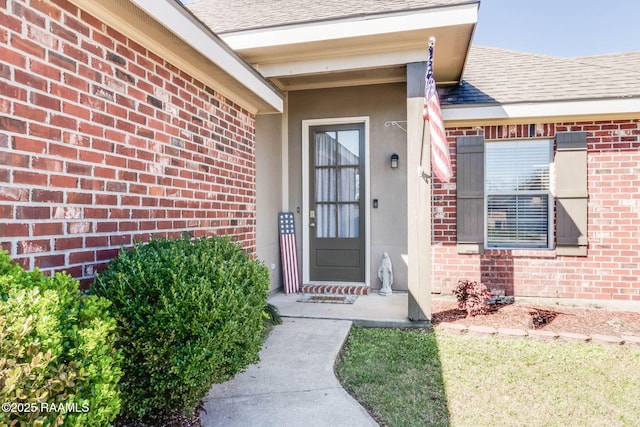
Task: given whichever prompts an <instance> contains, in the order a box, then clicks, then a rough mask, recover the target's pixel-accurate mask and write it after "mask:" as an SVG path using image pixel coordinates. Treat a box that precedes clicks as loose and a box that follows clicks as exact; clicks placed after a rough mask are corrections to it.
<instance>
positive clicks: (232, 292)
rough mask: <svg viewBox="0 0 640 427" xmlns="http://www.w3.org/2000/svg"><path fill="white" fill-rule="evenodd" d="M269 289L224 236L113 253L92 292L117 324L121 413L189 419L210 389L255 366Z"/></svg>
mask: <svg viewBox="0 0 640 427" xmlns="http://www.w3.org/2000/svg"><path fill="white" fill-rule="evenodd" d="M268 287H269V273H268V270H267V268H266V267H265V266H264V265H262V264H261V263H259V262H258V261H255V260H252V259H251V258H250V257H249V256H248V255H247V254H245V253H244V252H243V251H242V248H241V247H240V246H239V245H237V244H234V243H232V242H231V241H230V240H229V239H228V238H220V237H205V238H200V239H196V240H190V239H188V238H181V239H175V240H164V239H152V240H151V241H150V242H149V243H148V244H136V245H135V246H134V247H133V248H132V249H131V250H128V251H127V250H123V251H121V252H120V254H119V255H118V257H117V258H115V259H113V260H112V261H111V262H110V263H109V265H108V267H107V269H106V270H105V271H104V272H103V273H101V274H99V275H98V276H97V277H96V281H95V282H94V284H93V285H92V287H91V291H92V292H94V293H96V294H98V295H101V296H104V297H106V298H108V299H109V300H111V302H112V304H113V310H114V315H115V316H116V319H117V322H118V332H119V334H118V335H119V338H118V343H117V344H118V347H119V348H121V349H122V352H123V355H124V359H125V360H124V364H123V371H124V376H123V380H122V381H121V392H122V399H123V403H122V406H123V411H122V413H123V416H124V417H125V418H128V419H145V418H146V419H148V418H153V417H158V416H160V415H164V416H166V414H167V413H181V414H184V415H187V416H193V414H194V412H195V409H196V406H197V405H198V402H199V401H200V400H201V399H202V398H203V397H204V395H205V394H206V393H207V391H208V390H209V388H210V387H211V385H212V384H213V383H220V382H224V381H226V380H227V379H229V378H231V377H232V376H233V375H235V374H236V373H237V372H239V371H240V370H242V369H244V368H245V367H246V366H247V365H248V364H250V363H254V362H256V361H257V358H258V352H259V350H260V348H261V346H262V342H261V331H262V320H263V310H264V308H265V305H266V299H267V289H268Z"/></svg>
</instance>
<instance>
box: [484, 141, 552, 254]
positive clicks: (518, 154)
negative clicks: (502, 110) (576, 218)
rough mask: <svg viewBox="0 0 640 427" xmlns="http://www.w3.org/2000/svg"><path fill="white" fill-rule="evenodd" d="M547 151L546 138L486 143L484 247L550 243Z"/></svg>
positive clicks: (549, 155) (544, 246)
mask: <svg viewBox="0 0 640 427" xmlns="http://www.w3.org/2000/svg"><path fill="white" fill-rule="evenodd" d="M552 150H553V141H551V140H526V141H500V142H487V143H486V146H485V189H484V190H485V191H484V194H485V209H486V210H485V212H486V216H485V221H486V227H485V230H486V231H485V232H486V235H485V242H486V247H488V248H548V247H550V242H551V241H552V236H551V233H550V230H551V229H552V227H551V226H550V224H549V222H550V218H553V215H551V214H552V210H553V205H552V202H553V197H552V196H551V194H550V186H549V169H550V164H551V158H552Z"/></svg>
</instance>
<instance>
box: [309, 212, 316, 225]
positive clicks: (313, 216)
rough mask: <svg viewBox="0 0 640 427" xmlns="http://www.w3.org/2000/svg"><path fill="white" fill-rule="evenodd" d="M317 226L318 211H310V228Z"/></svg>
mask: <svg viewBox="0 0 640 427" xmlns="http://www.w3.org/2000/svg"><path fill="white" fill-rule="evenodd" d="M315 226H316V211H309V227H315Z"/></svg>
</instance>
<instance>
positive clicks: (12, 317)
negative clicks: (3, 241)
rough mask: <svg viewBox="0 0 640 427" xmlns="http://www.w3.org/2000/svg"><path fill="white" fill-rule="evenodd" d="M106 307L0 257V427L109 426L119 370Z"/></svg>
mask: <svg viewBox="0 0 640 427" xmlns="http://www.w3.org/2000/svg"><path fill="white" fill-rule="evenodd" d="M108 307H109V301H107V300H106V299H104V298H100V297H97V296H87V295H84V294H82V293H81V292H80V291H79V290H78V282H77V281H76V280H74V279H72V278H71V277H70V276H68V275H66V274H55V275H54V276H52V277H47V276H44V275H43V274H42V273H40V272H39V271H37V270H36V271H33V272H25V271H24V270H23V269H22V268H21V267H20V266H18V265H16V264H13V263H12V262H11V259H10V258H9V257H8V256H7V253H6V252H0V402H2V403H5V404H9V406H8V407H5V406H3V410H2V411H1V412H0V425H2V426H6V425H9V426H14V425H16V426H58V425H64V426H65V427H67V426H78V427H84V426H109V425H111V422H112V421H113V420H114V419H115V417H116V415H117V414H118V411H119V409H120V397H119V392H118V389H117V383H118V380H119V379H120V376H121V371H120V368H119V364H120V356H119V354H118V352H117V351H116V350H115V349H114V347H113V340H114V337H113V333H114V330H115V320H114V319H113V318H111V317H109V314H108ZM7 409H8V411H7Z"/></svg>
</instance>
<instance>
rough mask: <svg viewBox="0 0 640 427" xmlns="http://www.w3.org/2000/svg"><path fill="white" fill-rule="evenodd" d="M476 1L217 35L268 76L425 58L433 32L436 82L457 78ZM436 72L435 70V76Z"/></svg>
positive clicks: (473, 21)
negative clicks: (434, 37) (434, 38)
mask: <svg viewBox="0 0 640 427" xmlns="http://www.w3.org/2000/svg"><path fill="white" fill-rule="evenodd" d="M478 5H479V2H477V1H472V2H467V3H462V4H457V5H453V6H441V7H436V8H428V9H419V10H409V11H401V12H397V11H396V12H392V13H377V14H375V15H366V16H359V17H351V18H348V19H344V18H343V19H328V20H322V21H314V22H309V23H303V24H300V23H298V24H290V25H283V26H279V27H269V28H260V29H253V30H249V31H237V32H230V33H224V34H222V35H221V37H222V38H223V40H224V41H225V42H227V44H228V45H229V46H230V47H231V48H233V49H234V50H235V51H236V52H238V53H239V54H241V55H242V56H243V57H244V58H246V59H247V61H248V62H250V63H251V64H253V65H254V66H255V67H256V68H257V69H258V70H259V71H260V72H261V73H262V74H263V75H264V76H265V77H268V78H271V79H273V80H278V79H280V78H284V79H286V78H288V77H295V76H305V75H306V76H311V75H314V74H327V73H344V72H347V71H357V70H366V69H373V68H378V69H379V68H384V67H394V66H398V65H406V64H407V63H411V62H420V61H424V60H426V51H427V42H428V39H429V37H430V36H436V38H437V44H436V46H437V48H436V59H435V60H434V67H435V73H436V79H437V80H438V81H439V82H448V83H452V82H459V81H460V79H461V76H462V70H463V66H464V63H465V62H466V58H467V55H468V52H469V48H470V45H471V37H472V34H473V31H474V30H475V25H476V23H477V19H478ZM439 74H440V76H439Z"/></svg>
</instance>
